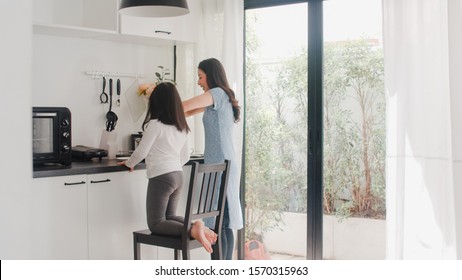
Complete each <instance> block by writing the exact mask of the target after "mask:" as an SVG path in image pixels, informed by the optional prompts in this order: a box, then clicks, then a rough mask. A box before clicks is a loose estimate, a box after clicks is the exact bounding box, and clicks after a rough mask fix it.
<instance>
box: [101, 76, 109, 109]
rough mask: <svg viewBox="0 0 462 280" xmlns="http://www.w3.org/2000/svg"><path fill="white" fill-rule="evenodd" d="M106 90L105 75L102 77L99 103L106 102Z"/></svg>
mask: <svg viewBox="0 0 462 280" xmlns="http://www.w3.org/2000/svg"><path fill="white" fill-rule="evenodd" d="M105 90H106V77H103V91H102V92H101V94H100V95H99V100H100V101H101V104H106V103H107V99H108V97H107V93H106V92H105Z"/></svg>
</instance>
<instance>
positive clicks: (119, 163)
mask: <svg viewBox="0 0 462 280" xmlns="http://www.w3.org/2000/svg"><path fill="white" fill-rule="evenodd" d="M125 163H126V161H125V160H124V161H119V162H118V163H117V165H125V166H127V165H126V164H125ZM127 168H128V172H133V170H134V168H133V167H128V166H127Z"/></svg>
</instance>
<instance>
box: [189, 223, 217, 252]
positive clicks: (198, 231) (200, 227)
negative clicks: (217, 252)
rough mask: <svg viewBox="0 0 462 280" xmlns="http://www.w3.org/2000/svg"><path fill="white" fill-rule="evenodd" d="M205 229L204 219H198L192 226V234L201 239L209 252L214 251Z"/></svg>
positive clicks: (200, 241) (201, 242)
mask: <svg viewBox="0 0 462 280" xmlns="http://www.w3.org/2000/svg"><path fill="white" fill-rule="evenodd" d="M205 231H206V227H205V226H204V223H203V222H202V221H196V222H194V224H193V225H192V227H191V236H192V237H193V238H194V239H196V240H197V241H199V243H200V244H202V246H203V247H204V249H205V250H206V251H207V252H209V253H212V252H213V249H212V244H211V242H210V241H209V239H208V238H207V237H206V235H205Z"/></svg>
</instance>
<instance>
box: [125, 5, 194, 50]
mask: <svg viewBox="0 0 462 280" xmlns="http://www.w3.org/2000/svg"><path fill="white" fill-rule="evenodd" d="M188 6H189V14H187V15H183V16H177V17H164V18H162V17H160V18H148V17H133V16H126V15H121V17H120V32H121V33H122V34H131V35H139V36H144V37H148V38H160V39H166V40H172V41H175V42H186V43H194V42H197V37H198V32H199V30H198V29H199V20H200V18H201V1H199V0H189V1H188Z"/></svg>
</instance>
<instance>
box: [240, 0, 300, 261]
mask: <svg viewBox="0 0 462 280" xmlns="http://www.w3.org/2000/svg"><path fill="white" fill-rule="evenodd" d="M245 22H246V31H245V38H246V45H245V46H246V55H245V63H246V68H245V69H246V89H245V92H246V94H245V96H246V98H245V104H246V108H245V139H246V140H245V166H246V168H245V221H246V224H245V245H244V257H245V259H305V258H306V245H307V244H306V241H307V240H306V236H307V216H306V215H307V133H306V132H307V113H308V110H307V98H308V94H307V91H308V89H307V86H308V81H307V71H308V69H307V42H308V39H307V34H308V32H307V3H301V4H292V5H284V6H274V7H267V8H258V9H251V10H246V12H245Z"/></svg>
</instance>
